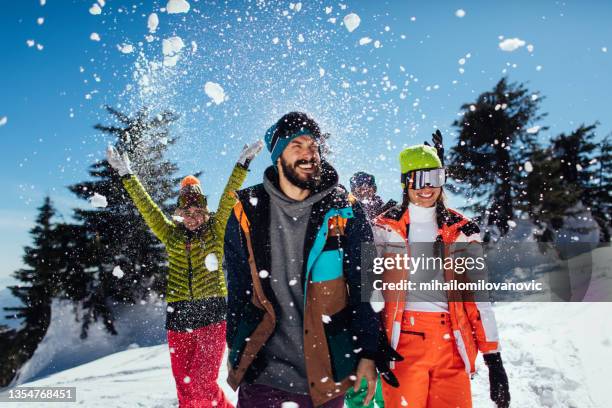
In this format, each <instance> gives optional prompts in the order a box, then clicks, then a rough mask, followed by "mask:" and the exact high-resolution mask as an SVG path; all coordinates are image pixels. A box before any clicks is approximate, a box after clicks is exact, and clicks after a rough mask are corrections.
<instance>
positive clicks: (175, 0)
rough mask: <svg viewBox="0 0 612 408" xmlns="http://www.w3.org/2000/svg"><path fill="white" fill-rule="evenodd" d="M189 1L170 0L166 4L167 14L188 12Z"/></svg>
mask: <svg viewBox="0 0 612 408" xmlns="http://www.w3.org/2000/svg"><path fill="white" fill-rule="evenodd" d="M189 8H190V6H189V3H188V2H187V1H186V0H170V1H168V4H166V11H167V12H168V14H179V13H187V12H189Z"/></svg>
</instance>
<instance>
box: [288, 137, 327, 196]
mask: <svg viewBox="0 0 612 408" xmlns="http://www.w3.org/2000/svg"><path fill="white" fill-rule="evenodd" d="M278 160H279V162H280V174H281V175H282V176H284V177H285V178H287V180H288V181H289V182H290V183H291V184H293V185H295V186H296V187H299V188H302V189H305V190H306V189H308V190H312V189H313V188H314V187H316V186H317V185H318V184H319V182H320V181H321V156H320V155H319V144H318V143H317V141H316V140H315V139H314V138H313V137H312V136H310V135H303V136H299V137H296V138H295V139H293V140H292V141H291V142H290V143H289V144H288V145H287V147H286V148H285V150H284V151H283V154H282V155H281V156H280V157H279V159H278Z"/></svg>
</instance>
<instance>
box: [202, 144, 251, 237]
mask: <svg viewBox="0 0 612 408" xmlns="http://www.w3.org/2000/svg"><path fill="white" fill-rule="evenodd" d="M262 147H263V143H262V142H261V140H258V141H257V142H255V143H253V144H251V145H250V146H246V145H245V146H244V148H243V149H242V152H241V153H240V158H239V159H238V162H237V163H236V165H235V166H234V170H233V171H232V174H231V175H230V177H229V180H228V181H227V184H226V185H225V188H224V189H223V193H222V194H221V198H220V199H219V206H218V207H217V212H216V213H215V219H214V223H213V225H214V228H215V235H216V236H217V237H218V238H219V239H221V240H222V239H223V236H224V235H225V225H226V224H227V220H228V218H229V215H230V213H231V211H232V208H234V204H236V197H235V196H234V191H236V190H239V189H240V187H241V186H242V183H243V182H244V180H245V179H246V176H247V171H248V168H249V164H250V163H251V160H252V159H253V158H254V157H255V155H256V154H257V153H259V151H260V150H261V148H262Z"/></svg>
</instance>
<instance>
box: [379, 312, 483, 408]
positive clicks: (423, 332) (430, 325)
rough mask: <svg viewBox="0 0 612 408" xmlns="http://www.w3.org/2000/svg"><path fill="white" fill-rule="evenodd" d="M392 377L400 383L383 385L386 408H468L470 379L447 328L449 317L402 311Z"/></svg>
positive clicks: (448, 327) (441, 314) (450, 331)
mask: <svg viewBox="0 0 612 408" xmlns="http://www.w3.org/2000/svg"><path fill="white" fill-rule="evenodd" d="M401 330H402V332H401V335H400V340H399V344H398V347H397V352H398V353H399V354H401V355H402V356H403V357H404V361H401V362H396V363H395V368H394V369H393V373H394V374H395V375H396V376H397V379H398V380H399V382H400V386H399V388H393V387H391V386H389V385H388V384H387V383H385V382H383V397H384V400H385V406H387V407H407V408H449V407H452V408H471V407H472V392H471V389H470V378H469V376H468V373H467V372H466V371H465V365H464V363H463V360H462V359H461V356H460V355H459V352H458V351H457V346H456V345H455V338H454V336H453V332H452V330H451V327H450V314H448V313H438V312H416V311H410V310H406V311H404V314H403V318H402V326H401Z"/></svg>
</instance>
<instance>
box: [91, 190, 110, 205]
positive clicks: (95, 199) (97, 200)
mask: <svg viewBox="0 0 612 408" xmlns="http://www.w3.org/2000/svg"><path fill="white" fill-rule="evenodd" d="M89 202H90V203H91V206H92V207H94V208H106V206H108V201H107V200H106V197H105V196H103V195H102V194H98V193H94V195H93V196H91V198H90V199H89Z"/></svg>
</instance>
